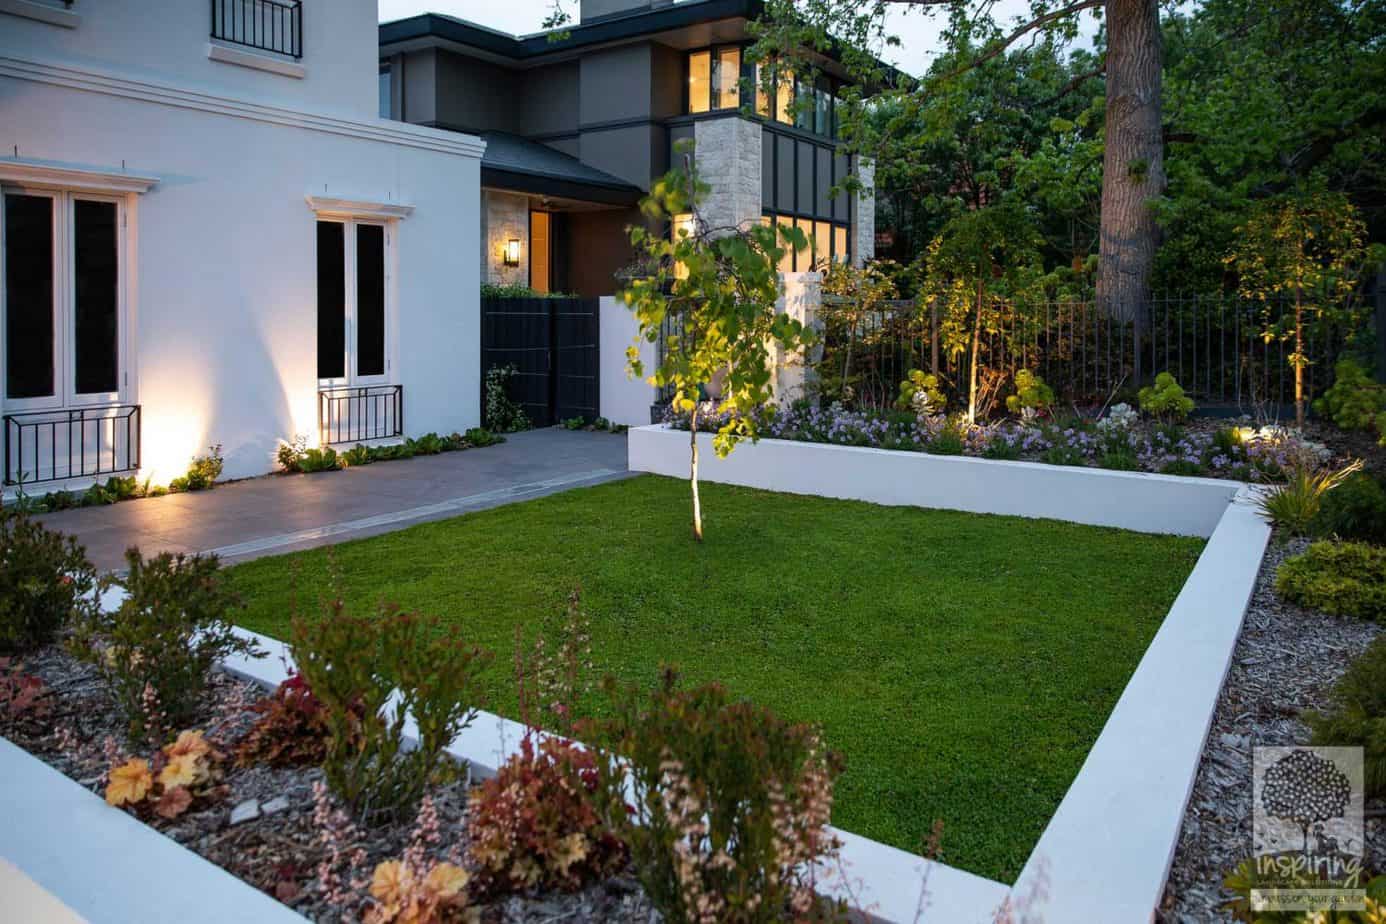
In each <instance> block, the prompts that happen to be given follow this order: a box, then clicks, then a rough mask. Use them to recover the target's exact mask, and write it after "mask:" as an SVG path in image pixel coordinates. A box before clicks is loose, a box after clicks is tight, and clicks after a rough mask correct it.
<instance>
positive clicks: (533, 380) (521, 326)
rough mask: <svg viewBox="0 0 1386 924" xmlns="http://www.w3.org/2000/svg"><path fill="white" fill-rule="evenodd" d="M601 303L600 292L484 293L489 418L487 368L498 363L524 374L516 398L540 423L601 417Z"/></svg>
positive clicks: (483, 333)
mask: <svg viewBox="0 0 1386 924" xmlns="http://www.w3.org/2000/svg"><path fill="white" fill-rule="evenodd" d="M597 305H598V302H597V299H595V298H483V299H482V300H481V375H482V379H481V402H482V416H483V418H484V417H485V405H486V372H487V370H489V369H494V368H495V367H497V366H514V367H515V369H516V371H517V373H518V374H517V375H516V377H515V379H514V380H513V382H512V390H511V399H512V400H514V401H517V402H519V403H520V404H521V405H522V406H523V407H524V409H525V413H526V414H527V415H528V416H529V419H530V422H531V423H532V424H534V425H535V426H538V427H546V426H550V425H552V424H555V423H557V422H558V421H560V420H566V419H568V418H570V417H585V418H587V419H589V420H590V419H592V418H594V417H596V416H597V409H598V407H599V406H600V402H599V399H600V384H599V380H598V376H597V369H598V366H597V362H598V356H597V342H598V331H599V324H598V321H599V318H598V315H597V310H598V309H597ZM483 422H485V421H484V420H483Z"/></svg>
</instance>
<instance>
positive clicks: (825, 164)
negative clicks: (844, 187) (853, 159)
mask: <svg viewBox="0 0 1386 924" xmlns="http://www.w3.org/2000/svg"><path fill="white" fill-rule="evenodd" d="M816 154H817V159H818V174H817V189H816V190H815V191H814V196H813V210H814V213H815V214H816V215H818V217H820V218H831V217H832V202H831V201H830V200H829V195H828V193H829V191H830V190H831V189H832V188H833V173H832V171H833V153H832V151H829V150H828V149H827V148H819V149H818V150H817V152H816Z"/></svg>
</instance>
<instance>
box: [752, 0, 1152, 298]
mask: <svg viewBox="0 0 1386 924" xmlns="http://www.w3.org/2000/svg"><path fill="white" fill-rule="evenodd" d="M901 6H905V7H912V8H916V9H922V10H924V11H926V12H933V11H943V12H944V13H945V14H946V16H947V26H946V27H945V29H944V30H943V39H944V41H945V42H946V44H947V47H948V49H949V51H948V54H947V55H945V56H944V57H943V58H941V59H940V60H939V61H937V62H935V64H934V66H933V67H932V68H931V70H930V73H929V74H928V75H927V76H926V77H924V78H923V79H921V80H914V79H911V78H908V77H905V76H903V75H899V74H896V73H893V72H890V71H889V70H888V69H886V68H885V67H884V66H883V65H881V63H880V62H879V61H878V60H877V57H876V53H878V52H880V51H882V50H883V48H885V47H887V46H892V45H894V46H898V44H899V41H898V39H897V38H895V37H894V36H892V35H890V34H889V32H888V30H887V27H886V11H887V10H888V9H890V8H899V7H901ZM991 7H992V3H991V2H989V0H771V2H770V3H768V4H767V5H766V13H765V16H764V17H763V19H762V22H761V24H760V27H759V29H758V38H759V40H758V42H757V44H756V46H755V48H754V49H753V50H752V52H751V55H750V57H751V58H753V59H757V60H770V59H775V58H781V59H783V58H789V59H791V60H792V61H794V62H795V64H794V66H797V67H798V68H799V69H800V71H801V72H802V71H803V69H804V68H806V67H807V68H811V67H812V66H813V57H812V54H813V53H818V54H821V53H824V52H827V51H830V50H831V51H834V52H836V53H837V54H838V56H839V57H840V59H841V61H842V62H843V64H844V65H845V66H846V67H847V68H848V70H849V71H850V72H851V73H852V75H853V77H854V78H855V79H856V80H858V81H860V82H861V83H862V84H863V85H864V86H866V87H867V88H869V89H870V90H871V91H873V92H875V93H876V94H877V96H878V97H879V98H881V99H885V100H889V99H901V100H903V101H904V105H903V107H902V109H901V115H900V116H899V117H897V118H895V119H892V120H891V121H890V122H889V123H888V125H887V126H886V130H885V131H876V130H873V126H872V124H871V122H870V120H869V119H867V118H866V117H865V112H866V107H863V106H862V104H861V101H862V97H861V93H860V92H849V93H848V94H847V102H848V106H847V107H846V108H847V118H846V120H845V126H844V127H845V131H844V136H845V138H846V140H847V143H848V146H849V148H850V149H852V150H853V151H855V152H857V153H863V154H867V155H870V156H875V157H876V158H877V159H878V160H889V159H891V158H893V157H894V156H896V155H897V153H899V152H901V150H902V148H901V145H902V144H903V145H904V146H905V147H904V148H903V152H904V153H905V154H906V156H907V155H908V148H909V145H912V144H914V143H915V142H914V140H913V139H914V138H915V137H916V136H917V134H918V132H919V130H920V129H921V128H922V126H919V125H916V124H910V122H909V120H908V116H909V114H910V112H912V111H913V112H919V111H921V109H922V107H923V106H924V101H925V100H928V99H929V98H930V97H932V96H934V95H937V94H940V93H945V94H946V93H949V92H951V91H952V88H954V87H956V86H957V84H958V81H959V78H961V77H963V75H965V74H967V73H969V72H970V71H972V70H973V69H974V68H976V67H977V66H979V65H982V64H985V63H986V62H988V61H991V60H992V59H994V58H996V57H998V56H1000V55H1003V54H1004V53H1005V52H1006V51H1007V49H1009V48H1011V47H1012V46H1013V45H1015V44H1016V43H1017V42H1020V41H1021V40H1022V39H1024V38H1026V37H1027V36H1029V37H1031V38H1032V39H1034V40H1039V39H1040V38H1042V37H1051V38H1058V39H1060V40H1064V39H1070V38H1072V37H1073V36H1074V35H1076V32H1077V20H1076V18H1077V16H1078V15H1079V14H1081V13H1084V12H1090V13H1092V14H1093V15H1100V16H1102V17H1103V18H1104V32H1105V36H1106V52H1105V55H1104V56H1103V58H1102V61H1101V63H1100V64H1099V65H1098V66H1097V67H1094V68H1093V69H1092V71H1091V73H1090V74H1088V75H1080V78H1081V77H1084V76H1091V77H1096V76H1100V75H1103V74H1105V76H1106V115H1105V141H1106V148H1105V152H1104V158H1103V178H1102V210H1101V218H1100V224H1101V227H1100V234H1099V257H1100V259H1099V267H1098V295H1099V298H1100V300H1101V301H1102V302H1103V304H1104V305H1105V306H1106V308H1107V310H1108V311H1109V312H1111V313H1112V314H1114V315H1116V316H1118V317H1122V318H1130V317H1137V316H1139V315H1140V314H1141V313H1142V312H1143V311H1144V308H1145V305H1146V303H1147V301H1148V298H1149V292H1150V280H1151V273H1152V270H1153V267H1154V261H1155V253H1156V248H1157V245H1158V242H1159V226H1158V225H1157V223H1156V218H1155V212H1154V209H1153V205H1154V201H1155V200H1156V199H1158V198H1159V197H1160V196H1161V195H1162V194H1163V192H1164V188H1165V171H1164V138H1163V132H1162V123H1161V94H1162V81H1161V76H1162V69H1161V64H1162V61H1161V36H1160V16H1159V4H1158V0H1075V2H1068V3H1063V2H1052V0H1034V2H1032V3H1031V5H1030V14H1029V17H1028V19H1023V21H1018V22H1016V23H1014V24H1012V25H1011V26H1010V27H1009V28H1008V29H1003V28H1002V27H1000V26H998V25H997V24H996V23H995V22H994V21H993V20H992V18H991V15H990V9H991ZM1078 82H1079V83H1081V82H1082V81H1081V79H1079V81H1078Z"/></svg>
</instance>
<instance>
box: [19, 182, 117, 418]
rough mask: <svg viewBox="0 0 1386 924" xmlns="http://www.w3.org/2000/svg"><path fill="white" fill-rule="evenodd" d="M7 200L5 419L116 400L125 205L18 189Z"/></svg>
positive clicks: (111, 198)
mask: <svg viewBox="0 0 1386 924" xmlns="http://www.w3.org/2000/svg"><path fill="white" fill-rule="evenodd" d="M3 199H4V207H3V209H0V262H2V263H3V265H0V315H2V316H3V321H0V329H3V331H4V334H5V349H4V354H3V360H0V362H3V366H4V383H3V385H4V390H3V395H4V410H5V412H6V413H23V412H29V411H47V410H55V409H64V408H79V407H90V406H93V405H103V404H115V403H118V402H119V401H120V400H121V398H122V395H123V392H124V390H125V383H126V381H127V374H126V371H125V370H126V356H125V328H126V309H125V281H124V272H123V270H124V259H123V254H124V252H125V203H124V201H123V200H122V199H121V198H120V197H118V196H103V195H99V194H92V193H73V192H64V191H60V190H44V189H19V188H13V187H6V188H5V189H4V190H3Z"/></svg>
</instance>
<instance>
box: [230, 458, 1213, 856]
mask: <svg viewBox="0 0 1386 924" xmlns="http://www.w3.org/2000/svg"><path fill="white" fill-rule="evenodd" d="M686 492H687V487H686V485H684V484H681V483H679V482H675V481H668V480H664V479H655V478H643V479H636V480H632V481H627V482H621V483H617V484H613V485H605V486H600V487H597V488H591V489H584V490H580V491H573V492H569V493H567V494H564V495H560V496H555V497H550V498H544V499H541V500H538V501H533V502H529V503H525V504H517V505H512V506H509V507H504V508H499V509H496V510H491V511H485V512H482V513H478V514H473V515H469V516H467V517H462V518H459V519H456V520H451V521H446V522H440V523H430V524H424V525H421V526H418V527H414V528H411V529H409V530H405V531H402V532H398V533H392V534H389V535H386V536H380V537H376V538H374V539H368V540H363V541H360V542H353V543H347V544H343V545H340V546H336V547H335V548H334V549H333V550H332V552H331V554H332V555H333V556H334V557H335V560H336V563H337V566H338V567H339V568H340V569H341V571H342V573H343V575H344V583H345V590H346V598H347V600H348V602H349V604H350V605H351V606H353V607H356V608H357V609H360V608H362V607H369V606H372V605H373V604H374V603H375V602H376V601H377V600H378V599H381V598H386V599H390V600H393V601H397V602H399V603H400V604H402V605H403V606H405V607H406V608H417V609H419V610H422V611H424V612H429V613H434V614H438V615H441V616H444V617H446V618H447V619H449V620H450V621H452V622H454V623H455V624H456V625H457V627H458V632H459V635H460V636H461V637H463V638H466V639H467V640H469V641H473V642H476V643H479V644H482V645H484V646H485V647H488V648H491V649H492V650H495V651H498V652H501V653H505V652H509V651H510V650H511V649H512V647H513V645H514V632H515V627H516V626H517V625H518V626H521V627H522V628H523V629H524V630H526V631H531V630H533V629H534V628H535V626H536V624H537V622H538V621H539V620H540V619H542V618H544V617H545V616H546V615H548V614H553V613H557V612H561V610H562V607H563V601H564V598H565V597H566V595H567V594H568V593H569V591H571V590H572V589H573V587H574V586H575V585H581V588H582V593H583V605H584V608H585V609H586V611H587V612H588V614H589V616H590V617H591V619H592V624H593V630H592V635H593V649H594V654H593V660H594V661H595V673H597V674H602V673H606V672H611V673H613V674H615V675H617V676H618V677H620V678H622V679H626V680H633V681H638V682H641V683H646V684H648V683H651V682H653V680H654V678H655V677H656V676H657V672H658V669H659V666H660V664H661V663H662V662H672V663H677V664H679V665H680V666H681V667H682V669H683V671H684V673H685V676H686V677H687V679H688V680H689V681H690V682H701V681H705V680H719V681H722V682H724V683H726V684H727V685H728V686H729V687H730V688H731V690H732V692H733V693H734V694H736V695H744V696H746V697H748V698H751V699H753V700H755V701H756V702H759V703H761V704H763V705H766V706H769V707H770V708H772V709H775V710H776V711H777V712H779V713H781V714H783V715H785V716H787V717H790V718H795V719H802V720H805V721H811V722H818V723H822V725H823V726H824V729H825V733H826V735H827V739H828V743H829V744H830V745H831V746H833V747H835V748H837V749H839V750H841V751H842V752H844V754H845V755H846V758H847V763H848V770H847V772H846V774H845V775H844V776H843V777H842V778H841V780H840V781H839V783H838V787H837V801H836V811H835V814H834V823H835V824H836V825H837V826H838V827H840V828H843V829H845V830H848V831H851V832H853V833H856V834H861V835H865V836H867V837H871V838H874V839H876V840H879V841H884V842H885V843H887V844H892V845H895V846H898V847H902V848H904V849H906V850H910V851H918V850H919V849H920V848H921V845H922V844H923V842H924V840H925V838H926V837H927V836H928V834H929V832H930V829H931V827H932V824H933V821H934V820H935V819H941V820H942V821H943V824H944V835H943V844H942V852H941V855H940V857H939V859H941V860H942V861H943V862H945V863H948V864H951V865H954V866H960V867H962V868H963V869H968V870H971V871H974V872H977V873H980V874H982V875H985V876H989V877H991V878H995V879H999V880H1001V881H1003V882H1009V881H1011V880H1012V879H1014V877H1015V875H1016V873H1017V872H1018V871H1019V869H1020V866H1021V864H1023V863H1024V861H1025V859H1026V857H1027V856H1028V855H1029V853H1030V850H1031V848H1032V847H1033V846H1034V842H1035V840H1036V838H1037V837H1038V835H1039V833H1040V831H1042V830H1043V828H1044V826H1045V825H1046V823H1047V822H1048V820H1049V818H1050V816H1051V815H1052V814H1053V811H1054V809H1055V807H1056V806H1057V805H1058V803H1059V801H1060V799H1062V797H1063V795H1064V793H1065V791H1066V790H1067V788H1068V786H1069V784H1070V783H1071V782H1072V780H1073V778H1074V776H1075V774H1076V773H1077V771H1078V768H1079V767H1080V766H1081V765H1082V763H1083V759H1084V756H1085V755H1086V753H1087V751H1088V748H1089V747H1090V746H1091V745H1092V742H1093V740H1094V739H1095V738H1096V736H1097V733H1098V732H1099V731H1100V730H1101V728H1102V726H1103V724H1104V722H1105V721H1106V718H1107V715H1108V713H1109V712H1110V710H1111V708H1112V705H1113V704H1114V703H1115V702H1116V699H1117V696H1118V695H1119V694H1120V692H1121V690H1122V688H1123V687H1124V686H1125V684H1126V681H1127V679H1128V678H1129V677H1130V674H1131V671H1132V669H1133V668H1134V666H1135V664H1136V662H1137V661H1139V660H1140V657H1141V655H1142V653H1143V652H1144V650H1145V647H1146V645H1147V644H1148V643H1149V641H1150V639H1151V637H1152V636H1153V635H1154V634H1155V631H1156V630H1157V629H1158V628H1159V626H1160V624H1161V621H1162V619H1163V618H1164V615H1165V613H1166V611H1167V610H1168V609H1169V606H1170V603H1171V602H1172V601H1173V599H1174V597H1175V595H1176V594H1177V593H1178V591H1179V588H1180V587H1181V585H1182V584H1183V582H1184V578H1185V577H1186V576H1187V574H1188V572H1189V569H1190V568H1191V567H1192V565H1193V562H1194V559H1195V558H1196V557H1197V554H1198V551H1199V549H1200V548H1201V543H1200V542H1198V541H1196V540H1189V539H1180V538H1174V537H1160V536H1149V535H1137V534H1134V533H1123V532H1117V531H1113V530H1102V529H1094V528H1091V527H1085V526H1079V525H1076V524H1072V523H1058V522H1049V521H1034V520H1019V519H1015V518H1000V517H978V516H973V515H967V514H958V513H951V512H945V511H928V510H918V509H911V508H881V507H875V506H870V505H864V504H859V503H851V502H842V501H833V500H826V499H816V498H804V497H795V496H789V495H776V494H767V493H764V492H758V491H749V490H744V489H739V488H732V487H725V486H708V487H706V488H705V493H704V505H705V515H706V518H707V536H708V539H707V542H706V543H704V544H703V545H702V546H693V545H691V544H690V542H689V539H688V527H687V523H686V516H687V493H686ZM593 536H599V537H601V541H600V544H599V545H593V542H592V537H593ZM327 555H328V553H327V552H326V551H325V550H315V551H310V552H307V553H302V554H297V555H290V556H285V557H282V558H275V559H262V560H259V561H255V562H250V563H247V564H245V565H242V566H238V567H237V568H235V569H232V571H231V572H230V574H231V578H232V583H233V586H235V587H236V588H237V589H238V590H239V591H240V592H241V593H242V594H243V596H244V597H245V598H246V599H247V600H248V601H249V602H250V609H249V611H248V612H247V614H246V616H245V618H244V620H243V621H244V623H245V624H246V625H247V626H249V627H250V628H253V629H255V630H257V631H261V632H264V633H266V634H268V635H272V636H274V637H279V638H283V637H285V635H286V632H287V626H288V620H289V614H290V607H289V593H290V586H291V584H292V581H291V580H290V575H291V573H292V571H293V569H294V568H295V567H296V563H299V566H301V572H300V586H299V588H298V593H299V596H300V599H304V600H312V599H315V598H316V597H317V596H318V595H319V594H320V593H321V592H322V591H323V590H324V588H325V580H326V577H325V574H326V559H327ZM1075 575H1081V576H1082V584H1081V587H1082V592H1081V593H1074V580H1075ZM964 678H971V679H964ZM487 687H488V692H489V694H490V701H489V703H488V704H487V707H488V708H491V709H493V710H494V711H498V712H501V713H502V714H506V713H508V714H511V715H514V707H515V699H514V693H513V689H514V684H513V680H512V679H511V678H508V677H507V676H506V674H505V672H504V671H501V670H496V671H493V672H492V674H491V676H490V678H489V679H488V680H487ZM594 708H595V707H594Z"/></svg>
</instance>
